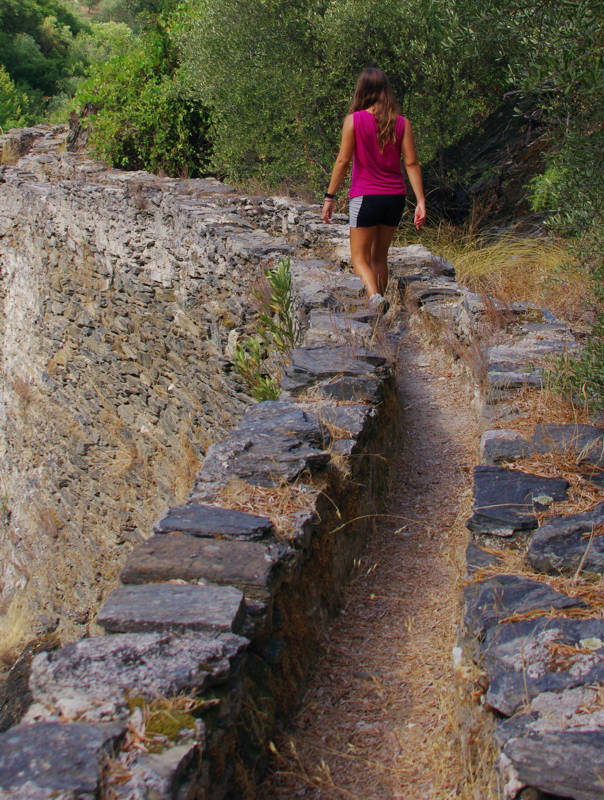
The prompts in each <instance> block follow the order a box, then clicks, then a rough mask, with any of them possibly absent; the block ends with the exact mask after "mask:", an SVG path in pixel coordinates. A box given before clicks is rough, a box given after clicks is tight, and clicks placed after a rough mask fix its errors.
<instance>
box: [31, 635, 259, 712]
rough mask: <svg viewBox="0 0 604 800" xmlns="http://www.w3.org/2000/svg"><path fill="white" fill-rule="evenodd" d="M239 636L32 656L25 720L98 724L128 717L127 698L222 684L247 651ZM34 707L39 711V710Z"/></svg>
mask: <svg viewBox="0 0 604 800" xmlns="http://www.w3.org/2000/svg"><path fill="white" fill-rule="evenodd" d="M247 644H248V641H247V639H244V638H243V637H241V636H236V635H235V634H231V633H225V634H221V635H220V636H212V635H210V634H206V633H202V632H196V633H195V634H177V635H175V634H173V633H123V634H116V635H115V636H97V637H93V638H90V639H80V640H79V641H78V642H74V643H73V644H68V645H66V646H65V647H63V648H61V649H60V650H57V651H54V652H52V653H40V654H38V655H37V656H36V657H35V659H34V661H33V664H32V670H31V677H30V688H31V692H32V695H33V699H34V703H35V704H34V705H33V706H32V707H31V708H30V710H29V712H28V715H27V717H26V719H27V721H30V722H31V721H34V720H35V719H36V718H40V716H43V715H45V714H49V715H50V714H51V715H53V716H56V715H57V714H58V715H60V716H61V718H62V719H67V720H71V719H84V720H86V721H93V722H94V721H99V720H103V719H115V718H116V717H118V716H124V715H127V714H128V704H127V701H128V697H129V696H130V697H134V696H136V697H139V696H140V697H145V698H148V699H152V698H155V697H159V696H163V697H171V696H174V695H176V694H179V693H181V692H189V691H191V690H193V689H194V690H196V691H202V690H203V689H204V688H205V687H206V686H208V685H214V684H216V683H219V682H223V681H224V680H225V679H226V678H227V677H228V675H229V673H230V670H231V664H232V662H233V661H234V660H235V659H236V658H237V657H238V656H239V654H240V653H241V652H242V651H243V650H244V649H245V648H246V647H247ZM40 706H41V707H42V708H40Z"/></svg>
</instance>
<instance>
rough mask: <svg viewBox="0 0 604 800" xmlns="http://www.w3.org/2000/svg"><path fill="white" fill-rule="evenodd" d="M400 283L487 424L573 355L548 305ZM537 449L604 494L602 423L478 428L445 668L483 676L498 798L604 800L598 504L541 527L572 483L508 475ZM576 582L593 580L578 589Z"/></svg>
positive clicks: (603, 566)
mask: <svg viewBox="0 0 604 800" xmlns="http://www.w3.org/2000/svg"><path fill="white" fill-rule="evenodd" d="M401 285H402V287H403V288H404V289H405V291H406V292H407V293H408V294H410V295H411V297H412V301H413V302H414V303H415V304H416V305H417V306H418V307H419V311H418V314H417V315H416V319H417V320H423V321H424V323H426V321H427V327H428V329H429V330H430V331H431V332H432V335H433V339H434V341H440V342H442V341H443V338H444V340H445V342H446V343H447V344H448V346H449V349H450V350H452V351H453V352H454V353H455V354H456V355H458V356H460V357H463V358H464V360H465V364H466V366H467V371H468V374H469V375H470V376H471V379H472V380H473V382H474V385H475V389H476V399H475V405H476V409H477V411H478V413H479V415H480V417H481V419H482V421H483V425H484V426H486V427H488V426H489V425H491V424H492V423H493V422H494V421H495V422H497V424H506V425H513V419H514V416H515V415H516V414H517V411H516V409H515V406H514V390H515V389H516V388H518V387H521V386H526V385H529V386H541V382H542V375H543V364H544V360H545V358H546V357H547V356H549V355H552V354H554V355H555V354H559V353H561V352H563V351H573V350H575V349H577V343H576V342H575V340H574V337H573V336H572V332H571V331H570V329H569V328H568V326H567V325H566V324H565V323H563V322H561V321H560V320H557V319H556V318H555V317H553V315H552V314H550V313H549V312H548V311H547V310H545V309H539V308H536V307H534V306H531V305H529V304H514V305H513V306H512V307H511V308H503V307H501V306H500V305H498V303H497V301H496V300H495V299H494V298H489V297H479V296H477V295H473V294H471V293H469V292H467V291H466V290H464V289H462V288H460V287H459V286H457V285H456V284H455V283H454V281H452V280H451V279H450V278H446V277H445V278H440V279H438V280H437V281H434V280H433V279H432V278H430V277H428V276H426V275H425V274H419V275H417V276H413V277H410V276H402V277H401ZM493 313H497V314H498V315H499V317H500V319H499V324H500V326H501V327H500V329H499V332H498V334H497V336H496V337H495V340H494V341H493V338H491V339H490V340H489V339H487V338H486V337H485V332H486V331H487V329H488V325H487V324H486V322H487V319H486V318H487V316H488V315H491V316H492V315H493ZM535 453H543V454H556V455H557V456H558V457H560V458H561V459H564V464H565V467H566V468H567V470H568V471H569V472H571V471H574V472H575V473H576V474H577V475H578V476H579V477H580V480H582V481H585V482H586V484H589V485H591V486H593V487H594V490H595V491H594V494H595V493H596V492H597V488H598V487H602V485H603V482H604V428H603V427H599V426H597V425H581V424H571V425H556V424H540V425H537V426H536V427H535V430H534V432H533V434H532V436H531V437H530V438H526V437H524V436H523V435H522V434H521V433H520V432H519V431H516V430H514V429H513V428H503V429H496V430H487V431H485V432H484V433H483V435H482V438H481V442H480V464H479V465H477V466H476V467H475V470H474V496H473V507H472V515H471V517H470V519H469V520H468V522H467V527H468V528H469V530H470V531H471V541H470V544H469V546H468V549H467V553H466V564H467V581H466V586H465V589H464V597H463V610H462V620H461V623H460V632H459V647H458V648H456V650H455V652H454V659H455V661H456V662H457V667H458V668H461V666H462V664H463V661H464V660H466V661H467V662H473V664H474V671H475V670H476V668H478V670H479V671H480V672H481V674H482V677H481V680H480V689H479V691H481V692H482V694H481V702H482V703H483V704H484V708H486V709H488V710H490V711H491V712H492V714H493V719H494V722H495V726H494V731H495V732H494V739H495V742H494V743H495V746H496V750H497V751H498V753H499V756H498V761H497V767H498V771H499V775H500V781H501V783H500V792H501V796H502V797H503V798H504V800H512V798H517V797H529V796H530V798H531V800H538V799H539V798H546V797H547V798H549V797H563V798H577V800H587V799H588V798H589V800H596V799H597V798H604V749H603V748H602V745H603V744H604V706H603V704H602V689H603V684H604V619H603V617H602V607H603V602H602V601H603V599H604V598H603V596H602V589H601V587H602V578H601V576H602V573H603V572H604V536H602V533H603V532H604V495H602V494H601V493H600V497H602V500H603V502H599V503H597V504H596V505H595V507H593V508H592V509H591V510H588V511H586V512H584V513H579V514H572V515H567V516H555V517H550V518H549V519H546V521H545V522H543V523H542V524H540V523H539V519H540V515H541V513H542V512H544V511H546V510H547V509H548V507H549V506H551V505H552V503H554V502H555V501H564V500H566V499H567V489H568V482H567V481H566V480H565V479H564V478H562V477H561V476H560V477H541V476H538V475H533V474H530V473H526V472H524V471H521V470H519V469H518V468H517V467H516V468H514V462H515V461H517V460H518V459H522V458H526V457H529V456H530V455H532V454H535ZM510 550H511V551H513V552H514V553H516V554H517V558H520V557H522V561H523V568H522V569H523V571H522V573H520V574H518V573H517V572H514V571H512V572H507V571H506V570H505V566H504V564H503V562H504V561H505V552H506V551H510ZM585 576H591V579H592V583H591V584H589V583H588V584H583V586H582V587H581V586H580V584H579V583H578V580H579V578H580V577H585ZM590 588H591V589H592V591H590ZM470 672H472V670H470ZM477 688H478V687H477Z"/></svg>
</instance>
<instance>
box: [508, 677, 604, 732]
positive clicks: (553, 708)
mask: <svg viewBox="0 0 604 800" xmlns="http://www.w3.org/2000/svg"><path fill="white" fill-rule="evenodd" d="M598 690H599V687H598V686H576V687H574V688H572V689H565V690H563V691H558V692H541V693H540V694H538V695H537V696H536V697H533V699H532V700H531V702H530V704H529V705H528V706H526V711H524V712H523V713H517V714H514V716H513V717H509V718H508V719H504V720H501V721H499V722H498V724H497V727H496V729H495V734H494V735H495V739H496V741H497V743H498V744H499V746H500V747H501V746H503V745H504V744H505V743H506V742H507V741H508V740H509V739H515V738H517V737H519V736H527V735H529V734H534V733H550V732H552V731H565V730H583V731H598V730H599V731H604V708H603V707H602V705H601V704H600V702H599V691H598Z"/></svg>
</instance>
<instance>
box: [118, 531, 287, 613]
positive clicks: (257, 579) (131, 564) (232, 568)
mask: <svg viewBox="0 0 604 800" xmlns="http://www.w3.org/2000/svg"><path fill="white" fill-rule="evenodd" d="M294 557H295V556H294V551H293V550H291V548H289V547H288V546H287V545H285V544H281V543H275V544H273V545H266V544H262V543H260V542H243V541H229V540H220V539H213V540H208V539H198V538H195V537H191V536H187V535H183V534H172V535H163V536H161V535H158V536H152V537H151V538H150V539H147V541H146V542H144V543H143V544H141V545H139V546H138V547H135V548H134V550H133V551H132V552H131V553H130V555H129V556H128V560H127V561H126V565H125V567H124V569H123V570H122V573H121V576H120V577H121V580H122V583H125V584H141V583H150V582H153V581H168V580H174V579H178V578H180V579H182V580H186V581H198V580H200V579H203V580H204V581H209V582H211V583H215V584H221V585H223V584H226V585H231V586H236V587H237V588H238V589H240V590H241V591H242V592H243V593H244V594H245V595H246V597H252V598H254V599H266V598H268V597H269V596H270V595H271V593H272V592H273V591H274V589H275V588H276V586H277V584H278V583H279V578H280V577H282V576H283V574H284V572H285V569H286V564H287V563H291V562H292V561H293V560H294Z"/></svg>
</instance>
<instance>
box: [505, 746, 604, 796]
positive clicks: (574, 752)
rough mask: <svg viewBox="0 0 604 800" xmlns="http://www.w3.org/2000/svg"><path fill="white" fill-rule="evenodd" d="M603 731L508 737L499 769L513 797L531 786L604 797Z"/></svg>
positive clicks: (556, 793)
mask: <svg viewBox="0 0 604 800" xmlns="http://www.w3.org/2000/svg"><path fill="white" fill-rule="evenodd" d="M603 754H604V732H602V731H562V732H556V733H542V734H533V735H531V736H526V737H519V738H515V739H510V740H509V741H508V742H506V744H505V746H504V748H503V756H505V758H503V756H502V759H501V762H500V770H501V772H502V775H503V777H504V780H505V781H506V785H510V791H511V792H514V793H513V794H512V793H510V794H507V793H506V794H505V796H506V797H515V796H516V793H517V792H518V791H519V790H520V789H521V788H522V787H523V786H531V787H534V788H536V789H539V790H541V791H543V792H550V793H552V794H554V795H555V796H556V797H566V798H574V800H602V798H604V784H603V783H602V775H604V756H603Z"/></svg>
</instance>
